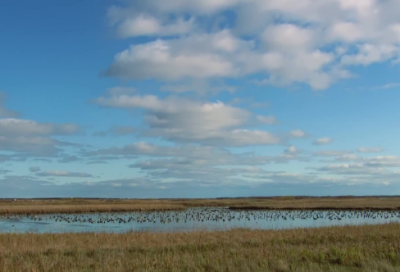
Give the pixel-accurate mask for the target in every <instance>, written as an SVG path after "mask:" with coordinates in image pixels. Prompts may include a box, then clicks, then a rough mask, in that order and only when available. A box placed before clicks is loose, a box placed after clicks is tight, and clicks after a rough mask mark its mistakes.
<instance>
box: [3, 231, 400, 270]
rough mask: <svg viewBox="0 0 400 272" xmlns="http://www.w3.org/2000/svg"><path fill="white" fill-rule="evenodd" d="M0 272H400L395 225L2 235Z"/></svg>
mask: <svg viewBox="0 0 400 272" xmlns="http://www.w3.org/2000/svg"><path fill="white" fill-rule="evenodd" d="M0 271H367V272H368V271H371V272H372V271H388V272H390V271H400V224H387V225H376V226H352V227H329V228H320V229H297V230H281V231H271V230H268V231H261V230H256V231H254V230H231V231H219V232H192V233H147V232H145V233H137V232H131V233H124V234H106V233H101V234H96V233H81V234H72V233H65V234H0Z"/></svg>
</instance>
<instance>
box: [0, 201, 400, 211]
mask: <svg viewBox="0 0 400 272" xmlns="http://www.w3.org/2000/svg"><path fill="white" fill-rule="evenodd" d="M190 207H230V209H249V210H250V209H251V210H255V209H270V210H277V209H283V210H290V209H293V210H327V209H328V210H334V209H337V210H400V197H385V198H382V197H270V198H268V197H259V198H257V197H253V198H221V199H83V198H81V199H71V198H66V199H22V200H18V199H17V200H16V201H12V200H11V199H7V200H5V199H3V200H0V214H3V215H8V214H27V213H28V214H50V213H94V212H128V211H167V210H183V209H187V208H190Z"/></svg>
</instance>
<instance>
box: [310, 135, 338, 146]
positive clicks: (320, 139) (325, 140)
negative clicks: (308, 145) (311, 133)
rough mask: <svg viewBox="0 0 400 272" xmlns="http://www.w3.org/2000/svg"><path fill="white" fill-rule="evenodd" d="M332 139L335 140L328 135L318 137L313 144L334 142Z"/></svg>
mask: <svg viewBox="0 0 400 272" xmlns="http://www.w3.org/2000/svg"><path fill="white" fill-rule="evenodd" d="M332 141H333V140H332V139H331V138H328V137H324V138H319V139H316V140H315V141H314V142H313V145H326V144H330V143H332Z"/></svg>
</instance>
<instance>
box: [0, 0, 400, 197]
mask: <svg viewBox="0 0 400 272" xmlns="http://www.w3.org/2000/svg"><path fill="white" fill-rule="evenodd" d="M398 10H400V2H399V1H398V0H168V1H165V0H147V1H141V0H98V1H79V0H70V1H54V0H36V1H25V0H24V1H23V0H2V1H1V2H0V197H2V198H22V197H110V198H111V197H112V198H115V197H116V198H172V197H175V198H208V197H246V196H276V195H313V196H325V195H332V196H333V195H400V145H399V144H398V141H399V139H400V137H399V136H400V106H399V102H400V77H399V73H400V17H399V16H398Z"/></svg>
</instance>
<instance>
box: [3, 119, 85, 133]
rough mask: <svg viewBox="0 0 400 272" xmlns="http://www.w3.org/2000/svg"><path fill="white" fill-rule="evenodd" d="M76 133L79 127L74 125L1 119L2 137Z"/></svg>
mask: <svg viewBox="0 0 400 272" xmlns="http://www.w3.org/2000/svg"><path fill="white" fill-rule="evenodd" d="M76 131H78V126H76V125H74V124H63V125H58V124H46V123H38V122H35V121H32V120H24V119H15V118H3V119H0V136H18V135H24V136H30V135H34V136H36V135H40V136H43V135H68V134H72V133H75V132H76Z"/></svg>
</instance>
